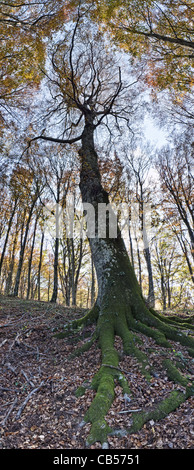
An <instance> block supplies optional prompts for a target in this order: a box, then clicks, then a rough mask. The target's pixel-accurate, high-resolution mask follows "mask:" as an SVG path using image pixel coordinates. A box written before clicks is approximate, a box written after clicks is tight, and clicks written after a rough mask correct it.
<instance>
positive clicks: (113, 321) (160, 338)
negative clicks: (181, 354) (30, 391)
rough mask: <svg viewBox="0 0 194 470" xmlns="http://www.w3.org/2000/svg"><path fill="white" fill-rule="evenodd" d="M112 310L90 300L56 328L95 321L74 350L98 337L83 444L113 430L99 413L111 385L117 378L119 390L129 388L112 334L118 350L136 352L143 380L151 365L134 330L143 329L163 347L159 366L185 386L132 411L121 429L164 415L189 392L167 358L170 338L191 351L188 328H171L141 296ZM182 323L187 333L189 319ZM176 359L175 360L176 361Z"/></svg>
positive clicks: (192, 342)
mask: <svg viewBox="0 0 194 470" xmlns="http://www.w3.org/2000/svg"><path fill="white" fill-rule="evenodd" d="M110 304H111V302H110ZM110 306H111V305H110ZM114 310H115V314H113V313H112V310H110V308H109V307H108V306H107V307H105V308H104V309H103V310H99V308H98V307H97V305H95V306H94V308H93V309H92V310H91V311H90V312H88V313H87V314H86V315H85V317H83V318H81V319H79V320H76V321H74V322H72V323H71V325H68V327H67V328H66V331H65V332H64V333H62V335H66V334H68V332H72V330H75V331H76V329H80V328H83V327H84V325H86V324H88V323H94V322H95V323H96V329H95V333H94V335H93V337H92V338H91V339H90V340H89V341H88V342H87V343H85V344H84V346H83V347H82V348H81V349H78V350H75V355H76V354H80V353H82V352H83V351H86V350H89V348H90V347H91V346H92V344H93V343H94V341H98V344H99V347H100V349H101V367H100V368H99V370H98V372H97V373H96V374H95V375H94V377H93V380H92V382H91V384H90V388H92V389H94V390H95V391H96V395H95V398H94V400H93V401H92V403H91V405H90V407H89V409H88V411H87V412H86V414H85V416H84V421H85V422H90V423H91V430H90V434H89V436H88V440H87V444H88V445H91V444H92V443H94V442H97V441H99V442H101V444H103V443H105V442H106V441H107V436H108V435H109V434H111V433H112V432H113V430H112V429H110V427H109V426H108V425H107V423H106V419H105V418H106V415H107V413H108V411H109V408H110V407H111V405H112V403H113V401H114V396H115V394H114V389H115V385H116V384H120V386H121V387H122V390H123V394H125V396H128V395H130V393H131V392H130V385H129V382H128V380H127V378H126V374H125V373H124V372H123V371H122V370H121V369H120V367H119V361H120V357H119V354H118V351H117V350H116V349H115V346H114V343H115V336H116V335H117V336H119V337H120V338H121V339H122V344H123V353H124V354H126V355H132V356H133V357H135V358H137V360H138V362H139V367H140V370H141V373H142V374H143V375H144V377H145V379H146V380H147V381H148V382H149V380H150V378H151V377H152V373H153V371H152V369H151V366H150V362H149V357H148V356H147V355H146V354H145V353H143V352H142V351H141V350H140V349H139V348H138V340H137V334H136V333H139V332H140V333H143V335H146V336H148V337H151V338H153V339H154V340H155V342H156V344H158V345H160V346H162V347H165V348H166V354H165V355H166V358H165V359H164V361H163V367H164V369H165V371H166V373H167V376H168V378H169V380H172V381H174V382H175V383H176V384H180V385H181V386H183V387H184V388H185V391H183V392H180V391H179V390H174V391H173V392H172V393H170V395H169V396H168V397H167V398H165V399H164V400H162V401H160V402H159V403H158V404H156V405H155V406H154V407H153V408H152V409H150V410H148V411H147V410H146V411H142V412H140V413H135V416H133V418H132V421H131V427H130V429H128V430H127V432H129V433H132V432H136V431H137V430H139V429H140V428H141V427H142V426H143V424H144V423H145V422H146V421H148V420H151V419H154V420H159V419H162V418H164V417H165V416H167V415H168V414H169V413H170V412H171V411H173V410H175V409H176V408H177V407H178V406H179V405H180V404H181V403H183V402H184V401H185V400H186V399H187V398H188V397H189V396H191V395H193V394H194V385H191V383H190V381H189V378H187V377H185V376H184V375H182V374H181V372H180V371H179V368H177V365H175V364H174V363H173V362H172V361H171V360H170V359H169V358H168V350H170V352H171V351H172V350H173V345H171V343H170V341H173V342H179V343H181V344H182V345H184V346H185V348H186V349H187V350H188V351H189V352H190V353H191V354H192V353H193V352H194V339H193V338H192V337H191V335H189V334H188V331H187V334H185V333H184V332H182V330H179V329H178V328H177V327H178V326H179V324H178V321H177V320H176V326H174V324H173V325H172V323H171V322H166V318H165V317H164V316H160V315H158V314H155V312H154V311H153V310H152V311H150V310H148V309H147V308H146V307H145V305H144V303H143V301H142V303H141V308H140V305H138V306H137V307H135V308H133V309H131V307H128V308H127V309H126V304H124V305H123V307H122V306H121V305H120V308H119V310H117V308H115V309H114ZM188 329H189V333H192V331H191V330H192V329H191V325H189V324H187V330H188ZM62 335H61V336H62ZM61 336H60V337H61ZM179 363H180V361H179V362H178V365H179ZM182 366H184V363H182ZM145 383H146V382H145ZM87 387H88V384H83V386H82V387H79V389H78V390H77V396H80V395H83V394H84V393H85V390H86V388H87Z"/></svg>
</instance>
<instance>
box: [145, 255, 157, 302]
mask: <svg viewBox="0 0 194 470" xmlns="http://www.w3.org/2000/svg"><path fill="white" fill-rule="evenodd" d="M144 256H145V260H146V265H147V271H148V286H149V290H148V299H147V301H148V305H149V307H154V306H155V295H154V281H153V274H152V264H151V256H150V249H149V247H147V248H145V249H144Z"/></svg>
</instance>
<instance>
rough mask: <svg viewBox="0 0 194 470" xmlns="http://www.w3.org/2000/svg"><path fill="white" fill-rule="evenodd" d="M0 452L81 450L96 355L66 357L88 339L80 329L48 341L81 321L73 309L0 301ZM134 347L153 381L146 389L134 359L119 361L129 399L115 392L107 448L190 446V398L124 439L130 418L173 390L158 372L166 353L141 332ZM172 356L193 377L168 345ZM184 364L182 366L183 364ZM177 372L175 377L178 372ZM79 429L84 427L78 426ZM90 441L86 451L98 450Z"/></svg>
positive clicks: (193, 435)
mask: <svg viewBox="0 0 194 470" xmlns="http://www.w3.org/2000/svg"><path fill="white" fill-rule="evenodd" d="M0 305H1V309H0V326H1V328H0V448H1V449H11V448H15V449H17V448H18V449H19V448H22V449H57V448H58V449H84V448H86V441H87V436H88V433H89V430H90V424H89V423H84V421H83V419H84V415H85V413H86V411H87V409H88V407H89V406H90V404H91V402H92V400H93V398H94V396H95V391H94V390H92V389H90V388H89V384H90V383H91V381H92V377H93V375H94V373H95V372H96V370H97V369H98V368H99V367H100V350H99V348H98V345H97V344H95V343H94V344H93V346H92V347H91V349H90V350H89V351H88V352H85V353H83V354H82V355H81V356H78V357H72V358H70V355H71V353H73V352H74V351H75V348H76V347H78V346H81V345H82V344H83V343H84V342H85V341H87V337H88V336H91V335H92V332H93V327H87V328H85V330H84V331H83V333H80V334H79V335H77V336H75V335H74V336H72V337H67V338H65V339H60V340H59V339H56V338H55V336H54V335H55V332H56V331H57V332H59V331H61V330H62V329H63V326H64V324H66V323H68V322H70V321H71V320H72V319H73V318H75V317H78V316H81V315H83V310H82V309H79V308H67V307H63V306H61V305H56V304H55V305H53V304H51V303H50V304H49V303H47V302H37V301H22V300H19V299H10V298H1V299H0ZM138 336H139V338H140V339H142V340H143V341H142V344H141V345H140V346H139V347H140V349H141V350H142V351H144V352H146V354H148V353H149V359H150V364H152V365H153V366H154V371H155V373H154V375H153V377H152V379H151V381H150V382H149V383H148V382H147V381H146V379H145V378H144V377H143V376H142V374H141V372H140V370H139V366H138V363H137V360H136V359H135V358H133V357H127V356H122V344H121V341H120V339H119V338H118V337H116V339H115V346H116V347H117V349H118V351H119V352H120V354H121V360H120V364H119V367H120V368H121V370H122V371H124V372H125V373H126V378H127V380H128V383H129V386H130V389H131V396H130V397H126V396H123V393H122V390H121V387H120V386H119V385H116V387H115V400H114V402H113V404H112V406H111V408H110V410H109V412H108V414H107V416H106V421H107V423H108V425H109V426H110V427H111V428H112V429H113V430H114V433H113V435H110V436H109V437H108V445H109V448H110V449H111V448H112V449H146V448H147V449H169V448H170V449H191V448H193V442H194V441H193V439H194V425H193V422H194V420H193V418H194V413H193V397H191V398H189V399H188V400H187V401H186V402H184V403H183V404H182V405H181V406H180V407H179V408H178V409H177V410H176V411H174V412H173V413H170V414H169V415H168V416H167V417H166V418H164V419H162V420H160V421H158V422H155V421H154V420H150V421H149V422H148V423H146V424H145V425H144V426H143V428H142V429H141V430H140V431H138V432H137V433H134V434H129V433H127V431H126V430H127V429H129V428H130V421H131V418H132V415H133V413H136V412H137V411H138V410H143V409H144V410H146V409H148V408H149V407H151V406H153V404H155V403H157V402H158V401H159V400H161V399H163V398H165V397H167V396H168V394H169V393H170V392H171V391H172V390H173V389H175V388H176V389H177V388H179V389H180V390H182V389H183V388H182V387H181V386H177V384H174V383H173V382H172V381H169V379H168V378H167V376H166V375H165V371H164V370H163V368H162V361H163V358H164V355H165V353H166V350H165V349H164V348H162V347H160V346H157V345H156V344H155V342H154V340H153V339H151V338H147V337H145V336H143V335H141V334H139V335H138ZM171 354H172V355H173V354H174V355H175V356H176V358H177V360H178V361H179V360H180V358H181V359H182V360H183V359H184V361H185V364H187V374H188V370H189V374H190V376H191V375H192V373H193V360H192V359H191V357H189V356H188V353H187V352H186V351H185V349H184V348H183V347H181V346H180V345H178V349H177V344H174V350H173V351H172V353H171ZM183 363H184V362H183ZM181 372H182V373H183V371H181ZM83 383H84V384H87V385H88V387H86V391H85V394H84V395H82V396H81V397H78V398H77V397H76V395H75V393H76V390H77V389H78V387H80V386H82V385H83ZM83 424H84V425H83ZM100 447H101V444H100V443H98V442H97V443H95V444H93V445H92V446H91V448H93V449H95V448H100Z"/></svg>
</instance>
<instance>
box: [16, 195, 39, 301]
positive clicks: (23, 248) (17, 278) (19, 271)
mask: <svg viewBox="0 0 194 470" xmlns="http://www.w3.org/2000/svg"><path fill="white" fill-rule="evenodd" d="M36 201H37V197H35V198H34V200H33V203H32V205H31V208H30V211H29V214H28V218H27V222H26V228H25V233H24V238H23V240H22V244H21V249H20V255H19V264H18V269H17V274H16V279H15V287H14V294H13V295H14V297H17V296H18V291H19V284H20V278H21V272H22V266H23V260H24V252H25V247H26V242H27V237H28V231H29V227H30V221H31V218H32V214H33V209H34V206H35V204H36Z"/></svg>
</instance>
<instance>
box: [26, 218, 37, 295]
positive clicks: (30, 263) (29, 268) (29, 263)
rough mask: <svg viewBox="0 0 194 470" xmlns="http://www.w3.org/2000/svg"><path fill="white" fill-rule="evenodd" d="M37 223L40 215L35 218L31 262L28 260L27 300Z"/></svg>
mask: <svg viewBox="0 0 194 470" xmlns="http://www.w3.org/2000/svg"><path fill="white" fill-rule="evenodd" d="M37 223H38V216H37V217H36V219H35V224H34V232H33V238H32V246H31V251H30V257H29V262H28V286H27V294H26V299H27V300H28V299H29V296H30V277H31V268H32V257H33V251H34V244H35V238H36V228H37Z"/></svg>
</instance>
